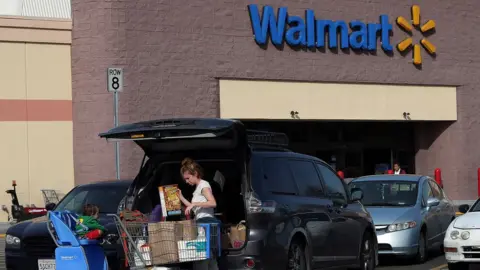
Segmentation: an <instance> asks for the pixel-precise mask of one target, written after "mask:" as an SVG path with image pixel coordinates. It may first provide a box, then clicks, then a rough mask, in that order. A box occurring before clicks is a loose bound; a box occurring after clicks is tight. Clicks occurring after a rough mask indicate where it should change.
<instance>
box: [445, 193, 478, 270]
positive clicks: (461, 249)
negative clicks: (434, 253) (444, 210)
mask: <svg viewBox="0 0 480 270" xmlns="http://www.w3.org/2000/svg"><path fill="white" fill-rule="evenodd" d="M479 201H480V199H478V200H477V201H476V202H475V203H474V204H473V205H472V207H469V206H468V205H467V204H464V205H461V206H460V207H459V212H462V213H464V215H461V216H459V217H457V218H456V219H455V220H453V221H452V222H451V223H450V226H448V229H447V232H446V234H445V239H444V240H443V246H444V251H445V258H446V259H447V262H448V269H450V270H460V269H462V270H465V269H468V267H469V264H470V263H472V264H473V263H480V203H479Z"/></svg>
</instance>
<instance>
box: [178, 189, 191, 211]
mask: <svg viewBox="0 0 480 270" xmlns="http://www.w3.org/2000/svg"><path fill="white" fill-rule="evenodd" d="M178 197H179V198H180V201H182V203H183V204H184V205H185V206H186V207H189V206H190V205H192V204H191V203H190V202H189V201H188V200H187V199H185V197H183V194H182V191H181V190H180V189H179V190H178Z"/></svg>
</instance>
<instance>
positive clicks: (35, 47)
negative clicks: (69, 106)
mask: <svg viewBox="0 0 480 270" xmlns="http://www.w3.org/2000/svg"><path fill="white" fill-rule="evenodd" d="M26 51H27V53H26V55H27V59H26V60H27V99H56V100H71V99H72V68H71V67H72V66H71V57H70V46H69V45H54V44H27V49H26Z"/></svg>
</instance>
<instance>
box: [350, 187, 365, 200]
mask: <svg viewBox="0 0 480 270" xmlns="http://www.w3.org/2000/svg"><path fill="white" fill-rule="evenodd" d="M350 192H351V193H352V201H354V202H355V201H361V200H362V199H363V191H362V190H361V189H359V188H352V189H351V190H350Z"/></svg>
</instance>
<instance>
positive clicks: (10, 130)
mask: <svg viewBox="0 0 480 270" xmlns="http://www.w3.org/2000/svg"><path fill="white" fill-rule="evenodd" d="M0 130H1V131H2V132H0V194H1V195H0V205H6V206H7V207H8V209H9V210H10V207H11V205H12V203H11V197H10V195H9V194H6V193H5V190H7V189H11V188H12V180H16V181H17V185H18V186H17V194H18V197H19V198H18V199H19V201H20V203H21V204H22V205H25V204H29V203H30V201H29V195H28V194H29V179H28V176H29V175H28V146H27V122H0ZM3 221H7V215H6V214H5V213H4V212H3V211H0V222H3Z"/></svg>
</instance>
